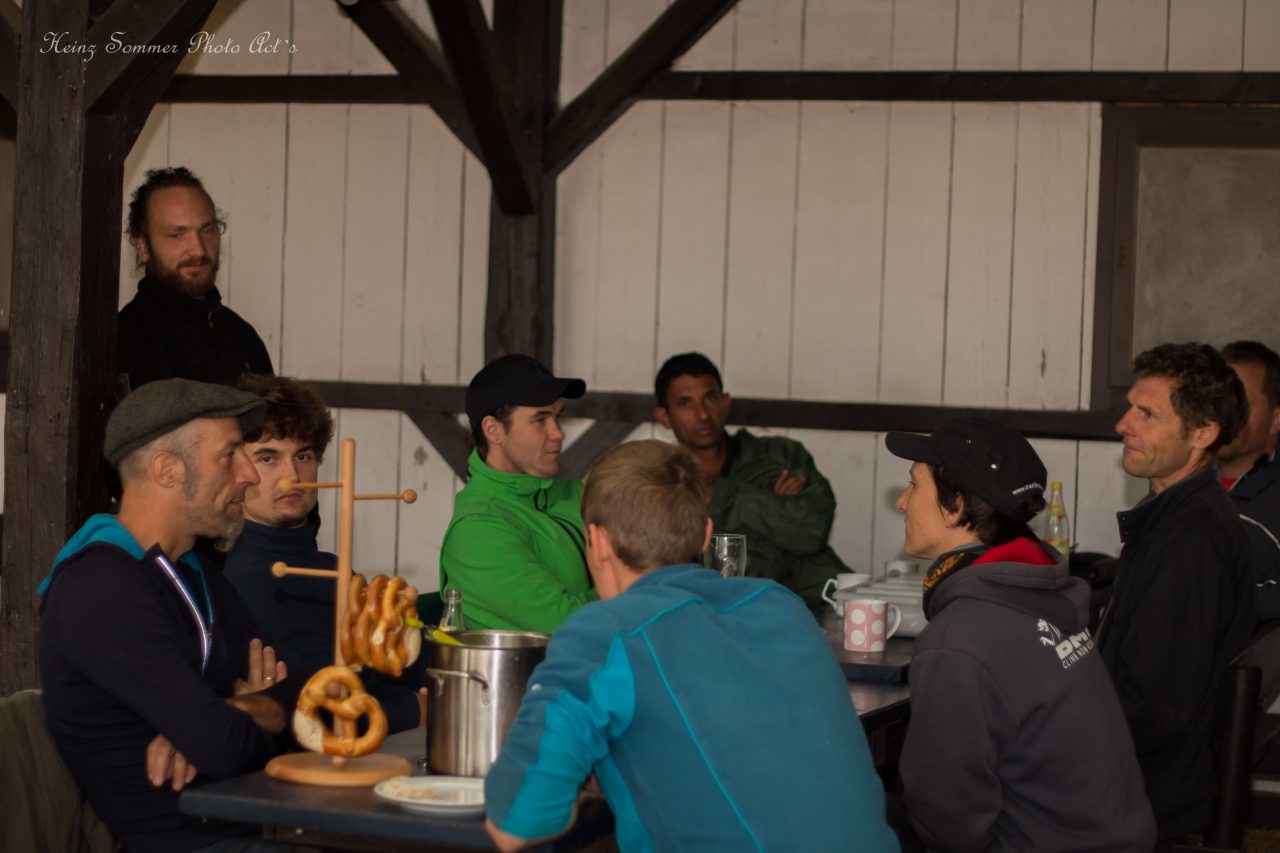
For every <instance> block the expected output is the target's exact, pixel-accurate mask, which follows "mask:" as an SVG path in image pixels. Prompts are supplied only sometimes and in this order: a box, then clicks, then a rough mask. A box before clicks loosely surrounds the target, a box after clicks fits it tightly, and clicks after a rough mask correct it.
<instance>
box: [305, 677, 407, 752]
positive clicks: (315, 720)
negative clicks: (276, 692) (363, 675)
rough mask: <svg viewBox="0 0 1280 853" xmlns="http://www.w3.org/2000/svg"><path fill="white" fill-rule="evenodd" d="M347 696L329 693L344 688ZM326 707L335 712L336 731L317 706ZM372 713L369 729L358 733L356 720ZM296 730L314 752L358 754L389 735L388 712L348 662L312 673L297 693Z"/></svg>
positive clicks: (376, 744) (371, 749)
mask: <svg viewBox="0 0 1280 853" xmlns="http://www.w3.org/2000/svg"><path fill="white" fill-rule="evenodd" d="M342 688H345V692H346V694H347V695H346V698H335V697H333V696H330V695H329V694H330V691H332V692H334V693H340V692H342ZM319 708H324V709H325V710H327V711H328V712H329V713H330V714H332V715H333V727H334V731H332V732H331V731H329V729H328V728H326V727H325V724H324V723H323V722H322V721H321V720H320V717H319V715H318V714H317V713H316V710H317V709H319ZM366 714H367V715H368V716H369V730H368V731H366V732H365V733H364V734H363V735H361V736H359V737H356V720H358V719H359V718H360V717H362V716H364V715H366ZM293 733H294V734H295V735H296V736H297V738H298V743H300V744H302V745H303V746H304V747H306V748H307V749H309V750H311V751H312V752H324V753H328V754H329V755H340V756H343V757H344V758H355V757H357V756H361V755H368V754H369V753H371V752H373V751H374V750H376V749H377V748H378V747H379V746H381V745H382V742H383V741H384V740H386V738H387V715H386V714H385V713H383V710H382V706H381V705H379V704H378V700H377V699H374V698H373V697H372V696H370V695H369V694H368V693H366V692H365V690H364V685H363V684H361V683H360V677H359V676H358V675H356V674H355V673H354V672H352V671H351V670H350V669H348V668H347V667H345V666H326V667H325V668H324V669H322V670H320V671H319V672H317V673H316V674H315V675H313V676H311V678H310V680H308V681H307V683H306V684H305V685H303V688H302V694H301V695H300V696H299V697H298V709H297V710H296V711H295V712H294V714H293Z"/></svg>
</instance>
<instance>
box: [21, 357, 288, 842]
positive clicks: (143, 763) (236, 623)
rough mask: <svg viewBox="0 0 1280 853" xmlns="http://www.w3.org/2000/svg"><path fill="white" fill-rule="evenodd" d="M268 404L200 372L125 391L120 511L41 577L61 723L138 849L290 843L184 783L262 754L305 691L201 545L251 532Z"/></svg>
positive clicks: (94, 792) (77, 538)
mask: <svg viewBox="0 0 1280 853" xmlns="http://www.w3.org/2000/svg"><path fill="white" fill-rule="evenodd" d="M261 418H262V401H261V400H260V399H258V398H257V397H255V396H253V395H252V394H246V393H243V392H241V391H236V390H235V389H233V388H225V387H222V386H216V385H208V384H205V383H201V382H189V381H187V380H185V379H169V380H165V381H161V382H154V383H152V384H150V385H148V386H146V387H144V388H142V389H140V390H138V391H135V392H134V393H132V394H130V395H129V396H128V397H126V398H125V400H124V402H122V403H121V404H120V405H119V407H117V408H116V410H115V411H114V412H113V413H112V415H111V419H110V420H109V421H108V422H107V435H106V441H105V446H104V453H105V455H106V457H107V461H108V462H109V463H111V464H112V465H113V466H115V467H116V468H117V469H118V470H119V471H120V478H121V481H122V482H123V484H124V493H123V495H122V497H121V499H120V511H119V513H118V514H116V515H95V516H93V517H92V518H90V519H89V520H88V521H87V522H86V523H85V524H84V526H83V527H81V528H80V530H79V531H77V532H76V534H75V535H74V536H73V537H72V538H71V540H70V541H69V542H68V543H67V544H66V546H65V547H63V549H62V551H61V552H60V553H59V554H58V556H57V558H56V559H55V561H54V567H53V570H52V571H51V572H50V574H49V577H48V578H47V579H46V580H45V581H44V583H42V584H41V585H40V590H39V591H40V594H41V596H42V597H43V601H42V613H41V622H40V677H41V680H42V681H43V683H44V705H45V713H46V717H47V719H48V723H49V730H50V731H51V732H52V733H53V738H54V742H55V743H57V745H58V750H59V752H61V753H62V757H63V759H64V760H65V761H66V763H67V767H68V768H69V769H70V770H71V773H72V775H73V776H75V779H76V781H77V782H78V783H79V784H80V786H81V787H82V788H83V789H84V791H85V793H86V794H87V795H88V797H89V801H90V802H91V803H92V804H93V807H94V810H95V811H97V813H98V815H99V816H100V817H101V818H102V819H103V820H104V821H105V822H106V824H107V826H108V827H110V829H111V833H112V835H114V836H115V837H116V838H117V839H119V840H120V842H121V843H122V844H123V845H124V847H125V849H127V850H130V851H133V853H175V851H176V853H181V851H188V850H197V849H202V848H210V849H216V848H212V847H211V845H214V844H220V843H223V842H229V843H231V844H234V845H236V846H235V847H234V849H235V850H237V851H248V850H259V849H271V850H275V849H277V848H276V847H274V846H270V845H266V843H265V842H261V841H254V840H253V839H248V841H246V840H244V839H242V838H239V837H238V836H239V835H241V834H242V833H243V832H246V831H250V830H251V829H252V828H250V827H240V828H237V827H232V826H229V825H227V824H207V823H205V822H202V821H200V820H197V819H195V818H189V817H185V816H183V815H182V814H180V813H179V811H178V792H179V791H180V790H182V788H183V787H184V786H185V785H188V784H192V785H200V784H204V783H206V782H209V781H212V780H215V779H222V778H227V777H230V776H238V775H240V774H243V773H248V772H250V771H253V770H257V769H260V768H261V767H262V766H263V764H264V763H266V761H267V759H269V758H270V757H271V756H272V755H273V754H274V753H275V752H276V751H277V749H278V747H279V742H278V740H277V737H276V735H278V734H279V733H280V732H281V731H283V729H284V723H285V715H284V708H285V707H291V706H292V704H293V701H294V699H295V698H296V693H297V690H296V687H297V683H296V682H295V681H293V680H292V679H289V680H287V681H283V682H282V679H283V678H284V676H285V675H286V674H287V673H286V671H285V669H284V667H283V665H282V664H281V663H280V662H277V661H276V660H275V657H274V654H273V653H272V650H271V649H270V648H264V647H263V646H262V644H261V642H260V640H259V639H258V638H260V637H261V636H262V634H261V633H260V632H259V630H258V626H257V625H256V624H255V623H254V620H253V616H252V615H251V614H250V613H249V611H248V610H247V609H246V608H245V606H244V603H243V602H242V601H241V600H240V598H239V596H237V595H236V592H235V590H234V589H232V587H231V585H230V584H228V583H227V582H226V580H225V579H224V578H223V577H222V574H221V572H219V571H217V570H216V569H212V568H210V567H209V566H208V565H207V564H206V563H205V562H204V560H203V559H202V558H201V557H200V556H198V555H197V553H196V551H195V542H196V539H197V537H208V538H234V537H235V534H236V533H238V532H239V528H240V525H241V523H242V521H243V505H244V494H245V490H246V489H247V488H248V487H249V486H252V485H253V484H255V483H257V482H258V476H257V474H256V473H255V472H254V468H253V465H252V464H250V462H249V459H248V457H246V456H245V454H244V449H243V447H242V440H241V434H242V433H241V430H242V429H250V428H252V427H253V426H254V424H256V423H257V422H258V421H259V420H261ZM246 844H252V845H254V846H244V845H246Z"/></svg>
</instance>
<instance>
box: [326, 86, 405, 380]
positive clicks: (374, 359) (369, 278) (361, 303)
mask: <svg viewBox="0 0 1280 853" xmlns="http://www.w3.org/2000/svg"><path fill="white" fill-rule="evenodd" d="M408 126H409V116H408V108H407V107H402V106H353V107H352V108H351V123H350V127H349V128H348V142H347V176H348V180H347V221H346V252H345V256H344V259H343V261H344V263H343V269H342V278H343V293H342V302H343V309H342V340H341V344H342V378H343V379H354V380H361V381H366V382H397V381H399V379H400V352H401V335H402V334H403V329H402V327H401V322H400V321H401V304H402V298H401V294H402V291H403V287H404V255H405V177H406V173H407V158H408V150H407V146H408Z"/></svg>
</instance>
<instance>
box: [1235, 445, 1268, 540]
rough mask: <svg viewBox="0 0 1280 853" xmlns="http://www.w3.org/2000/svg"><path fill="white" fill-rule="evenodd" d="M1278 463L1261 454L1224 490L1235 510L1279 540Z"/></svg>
mask: <svg viewBox="0 0 1280 853" xmlns="http://www.w3.org/2000/svg"><path fill="white" fill-rule="evenodd" d="M1278 482H1280V464H1277V463H1276V461H1275V460H1274V459H1272V458H1271V457H1270V456H1263V457H1261V458H1260V459H1258V461H1257V462H1255V463H1254V464H1253V467H1252V468H1250V469H1249V470H1248V471H1247V472H1245V475H1244V476H1243V477H1241V478H1240V479H1239V480H1236V481H1235V482H1234V483H1233V484H1232V485H1231V491H1230V492H1228V493H1227V494H1229V495H1230V496H1231V500H1232V501H1233V502H1234V503H1235V505H1236V509H1238V510H1240V514H1241V515H1247V516H1249V517H1250V518H1252V519H1253V520H1254V521H1256V522H1258V523H1259V524H1261V525H1262V526H1263V527H1265V528H1267V530H1270V531H1271V535H1272V536H1274V537H1276V538H1277V539H1280V487H1277V485H1276V483H1278Z"/></svg>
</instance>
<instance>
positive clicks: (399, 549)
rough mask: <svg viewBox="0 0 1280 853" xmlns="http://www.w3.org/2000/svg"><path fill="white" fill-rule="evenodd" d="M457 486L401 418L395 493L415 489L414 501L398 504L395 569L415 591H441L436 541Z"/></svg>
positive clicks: (442, 463) (449, 513) (427, 444)
mask: <svg viewBox="0 0 1280 853" xmlns="http://www.w3.org/2000/svg"><path fill="white" fill-rule="evenodd" d="M459 487H460V483H459V481H458V478H457V477H455V476H454V474H453V469H452V468H450V467H449V465H448V463H447V462H445V461H444V460H443V459H442V458H441V457H440V454H439V453H437V452H436V449H435V448H434V447H433V446H432V445H431V442H429V441H427V440H426V439H425V438H424V437H423V436H422V433H420V432H418V429H417V427H415V426H414V425H413V422H412V421H410V420H409V419H408V418H407V417H404V416H403V415H402V416H401V421H400V481H399V484H398V486H397V489H398V490H402V489H413V490H414V491H416V492H417V493H418V500H417V501H416V502H414V503H412V504H405V503H400V504H399V505H398V509H397V510H396V515H397V516H398V518H397V538H396V566H397V568H398V570H399V573H400V574H401V575H404V577H405V578H406V579H407V580H408V581H409V583H411V584H413V585H414V586H416V587H417V588H418V591H419V592H430V591H434V590H438V589H439V588H440V540H441V538H442V537H443V535H444V531H445V528H446V527H448V526H449V519H450V518H451V517H452V516H453V497H454V495H455V494H456V493H457V490H458V488H459Z"/></svg>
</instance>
